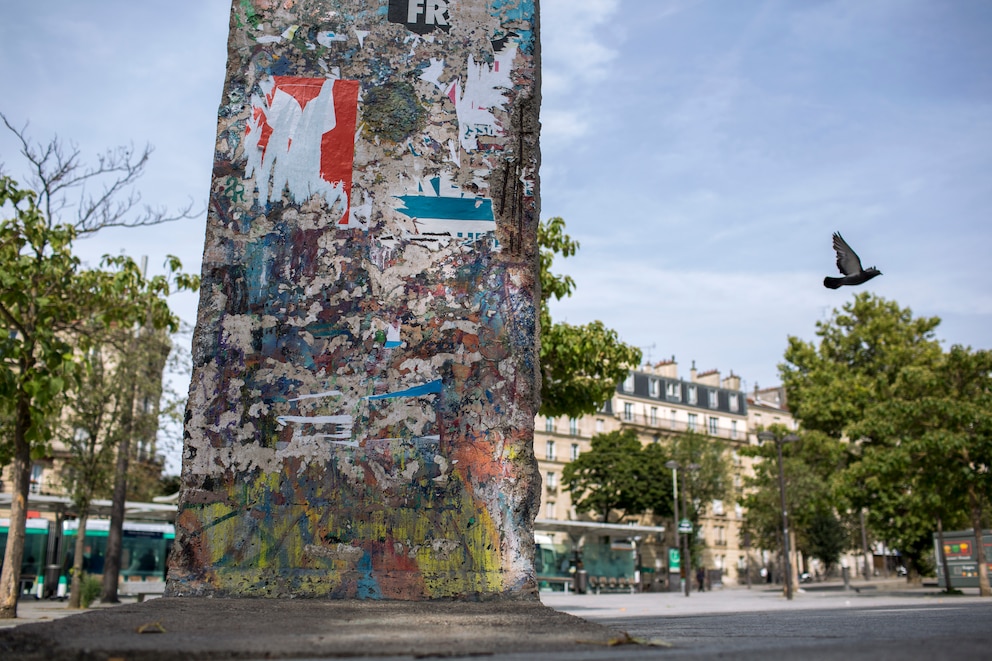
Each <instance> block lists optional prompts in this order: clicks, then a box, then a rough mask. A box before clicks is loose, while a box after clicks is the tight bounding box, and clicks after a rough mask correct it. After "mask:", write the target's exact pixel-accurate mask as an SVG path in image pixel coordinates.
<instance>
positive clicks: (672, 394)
mask: <svg viewBox="0 0 992 661" xmlns="http://www.w3.org/2000/svg"><path fill="white" fill-rule="evenodd" d="M665 396H666V397H668V399H671V400H673V401H676V402H678V401H681V399H682V392H681V390H680V389H679V384H678V383H677V382H670V383H667V384H665Z"/></svg>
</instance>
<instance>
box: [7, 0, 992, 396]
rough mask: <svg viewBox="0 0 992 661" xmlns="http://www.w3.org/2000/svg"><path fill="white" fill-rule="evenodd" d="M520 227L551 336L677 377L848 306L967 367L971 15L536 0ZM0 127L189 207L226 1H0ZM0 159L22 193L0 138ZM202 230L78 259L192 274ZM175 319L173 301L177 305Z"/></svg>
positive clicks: (991, 118) (980, 97) (988, 91)
mask: <svg viewBox="0 0 992 661" xmlns="http://www.w3.org/2000/svg"><path fill="white" fill-rule="evenodd" d="M541 4H542V10H543V19H542V20H543V26H542V27H543V35H542V41H543V49H544V88H543V94H544V100H543V109H542V122H543V134H542V150H543V166H542V216H543V217H545V218H547V217H550V216H562V217H564V218H565V220H566V222H567V226H568V230H569V232H570V233H571V234H572V235H573V236H574V237H575V238H577V239H579V241H580V242H581V244H582V247H581V250H580V251H579V254H578V255H577V256H576V257H574V258H571V259H569V260H567V261H564V262H560V263H559V264H558V270H560V271H565V272H568V273H570V274H571V275H572V276H573V277H574V278H575V280H576V282H577V284H578V288H577V290H576V293H575V295H574V296H573V297H572V298H571V299H569V300H567V301H563V302H561V303H558V304H556V305H554V306H553V308H552V312H553V315H554V316H555V317H556V318H557V319H560V320H567V321H569V322H572V323H584V322H587V321H590V320H593V319H602V320H603V321H604V322H605V323H606V324H608V325H610V326H612V327H613V328H615V329H617V330H618V331H619V333H620V335H621V337H622V338H623V339H624V340H626V341H628V342H630V343H631V344H635V345H638V346H641V347H642V348H644V349H645V352H646V353H647V354H648V355H650V357H651V358H652V359H653V360H658V359H661V358H666V357H670V356H672V355H673V354H674V355H675V356H676V358H677V360H678V361H679V363H680V369H681V370H682V374H683V375H687V373H688V368H689V365H690V363H691V362H692V361H693V360H695V362H696V365H697V367H698V368H699V369H700V370H705V369H714V368H715V369H719V370H721V372H722V373H723V374H724V375H726V374H727V373H728V372H729V371H730V370H733V371H734V372H735V373H736V374H738V375H740V376H742V377H743V378H744V379H745V382H746V386H747V388H751V387H753V386H754V384H755V383H756V382H757V383H760V384H761V385H762V386H767V385H772V384H774V383H777V381H778V379H777V368H776V365H777V363H779V362H780V361H781V359H782V353H783V351H784V349H785V346H786V337H787V336H788V335H798V336H800V337H803V338H806V339H813V338H814V324H815V322H816V321H817V320H820V319H823V318H825V317H826V315H827V314H828V313H829V311H830V310H831V309H833V308H834V307H838V306H840V305H842V304H843V303H845V302H847V301H849V300H851V298H852V296H853V291H852V290H851V289H850V288H844V289H841V290H838V291H829V290H826V289H824V288H823V286H822V284H821V283H822V280H823V276H825V275H834V274H835V271H836V268H835V265H834V255H833V252H832V250H831V247H830V235H831V233H832V232H833V231H835V230H839V231H840V232H842V233H843V234H844V236H845V238H847V240H848V241H849V242H850V243H851V245H852V246H853V247H854V248H855V250H857V251H858V252H859V254H860V255H861V257H862V259H863V261H864V262H865V266H869V265H876V266H878V268H879V269H881V270H882V272H883V273H884V275H883V276H882V277H880V278H876V279H875V280H873V281H871V282H870V283H868V285H866V286H865V287H864V289H867V290H870V291H873V292H875V293H877V294H879V295H881V296H883V297H885V298H888V299H891V300H895V301H897V302H898V303H900V304H901V305H902V306H904V307H910V308H912V310H913V312H914V314H916V315H937V316H940V317H941V318H942V319H943V323H942V324H941V326H940V327H939V329H938V335H939V336H940V337H941V338H942V339H944V340H945V341H946V343H947V344H948V345H949V344H951V343H962V344H968V345H971V346H973V347H976V348H977V347H981V348H989V347H992V331H990V328H992V275H990V269H989V266H988V261H987V257H986V255H987V253H989V251H990V248H992V223H990V220H992V219H990V209H992V66H990V63H992V4H990V3H986V2H966V1H961V2H946V1H933V2H930V1H925V0H872V1H871V2H864V1H863V0H822V1H815V0H808V1H802V2H798V1H795V2H786V1H775V0H767V1H764V2H761V1H757V0H755V1H741V2H725V1H724V2H717V1H705V0H542V2H541ZM2 6H3V10H4V11H3V15H4V20H3V22H2V23H0V89H2V90H3V94H2V95H0V111H2V112H4V113H5V114H6V115H7V116H8V118H9V119H10V120H11V121H12V122H13V123H14V124H16V125H22V124H23V123H24V122H26V121H28V122H30V127H29V133H30V135H31V136H32V137H33V138H35V139H36V140H42V141H44V140H47V139H48V138H50V137H51V136H52V135H54V134H58V135H59V136H61V137H62V138H63V139H66V140H71V141H74V142H75V143H77V144H78V146H79V148H80V150H81V151H82V152H83V155H84V157H89V158H91V159H92V158H93V157H95V155H96V154H97V153H99V152H100V151H101V150H103V149H105V148H107V147H111V146H116V145H120V144H127V143H131V142H133V143H134V144H136V145H139V146H140V145H144V144H145V143H150V144H152V145H153V146H154V147H155V153H154V155H153V158H152V162H151V165H150V167H149V169H148V174H147V176H146V177H145V178H144V179H143V180H142V182H141V185H140V190H141V192H142V194H143V196H144V200H145V201H146V202H148V203H151V204H154V205H167V206H170V207H173V208H175V207H178V206H181V205H182V204H184V203H185V202H187V201H188V200H191V199H192V200H193V201H194V202H195V203H196V204H197V205H198V206H200V207H201V208H202V207H203V206H205V203H206V197H207V190H208V186H209V183H210V170H211V166H212V159H213V156H212V154H213V143H214V130H215V122H216V112H217V107H218V104H219V101H220V93H221V85H222V82H223V76H224V67H225V58H226V39H227V16H228V11H229V6H230V4H229V2H227V0H171V1H170V2H167V3H166V2H140V3H139V2H133V1H122V0H102V1H101V2H99V3H82V2H78V1H72V0H46V2H34V3H26V2H15V1H14V0H2ZM0 162H3V163H4V164H5V170H6V171H7V172H8V173H9V174H12V175H14V176H15V178H20V179H24V178H25V177H24V168H23V162H22V161H21V160H20V159H19V156H18V154H17V149H16V145H15V143H14V142H13V140H12V139H11V136H10V135H8V134H6V133H0ZM203 232H204V220H203V218H199V219H197V220H191V221H184V222H182V223H177V224H172V225H167V226H161V227H157V228H151V229H143V230H116V231H108V232H106V233H102V234H100V235H98V236H97V237H94V238H91V239H87V240H84V241H81V242H79V244H78V249H79V252H80V253H81V254H82V255H83V256H84V257H85V258H86V259H87V260H89V261H90V263H92V264H94V265H95V264H96V262H97V261H98V260H99V256H100V255H101V254H103V253H106V252H109V253H117V252H121V251H126V252H128V253H130V254H132V255H134V256H135V257H140V256H141V255H148V256H149V258H150V262H151V264H152V267H153V269H154V268H155V267H158V266H159V265H161V263H162V262H163V260H164V258H165V255H166V254H167V253H172V254H176V255H178V256H179V257H180V258H181V259H182V261H183V263H184V264H185V266H186V267H187V269H190V270H196V271H198V270H199V264H200V255H201V253H202V250H203ZM175 305H176V308H177V310H178V311H179V312H180V314H181V315H182V316H183V317H184V318H185V319H186V320H187V321H190V322H192V321H193V320H194V319H195V314H196V312H195V309H196V297H195V296H192V295H186V296H181V297H178V298H177V299H176V301H175Z"/></svg>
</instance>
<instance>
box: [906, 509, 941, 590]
mask: <svg viewBox="0 0 992 661" xmlns="http://www.w3.org/2000/svg"><path fill="white" fill-rule="evenodd" d="M937 544H938V545H939V546H940V558H939V560H940V566H941V567H942V568H943V569H944V590H946V591H947V592H950V591H951V569H950V567H949V566H948V564H947V553H946V552H945V551H944V522H943V521H942V520H941V518H940V517H939V516H938V517H937ZM907 578H908V577H907Z"/></svg>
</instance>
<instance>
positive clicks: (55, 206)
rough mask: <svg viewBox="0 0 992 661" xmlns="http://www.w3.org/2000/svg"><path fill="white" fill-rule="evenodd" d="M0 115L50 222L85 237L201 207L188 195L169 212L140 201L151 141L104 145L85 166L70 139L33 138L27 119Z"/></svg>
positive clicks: (180, 216) (160, 220)
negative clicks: (18, 124)
mask: <svg viewBox="0 0 992 661" xmlns="http://www.w3.org/2000/svg"><path fill="white" fill-rule="evenodd" d="M0 120H3V123H4V125H5V126H6V127H7V129H8V130H9V131H10V132H11V133H13V134H14V136H16V137H17V139H18V140H19V141H20V143H21V149H20V153H21V155H22V156H23V157H24V158H25V160H26V161H27V162H28V164H29V169H30V180H29V181H28V184H29V185H30V187H31V188H32V189H33V190H35V191H36V192H37V193H38V206H39V208H41V209H42V210H43V212H44V214H45V218H46V219H47V221H48V223H49V226H50V227H52V226H55V225H71V226H72V227H73V228H75V230H76V235H77V236H78V237H79V238H84V237H86V236H88V235H91V234H94V233H96V232H98V231H100V230H102V229H105V228H108V227H147V226H149V225H160V224H162V223H169V222H173V221H176V220H182V219H192V218H196V217H198V216H200V215H201V214H202V213H203V212H202V211H195V210H194V208H193V205H194V203H193V200H192V199H190V201H189V202H188V203H187V204H186V205H184V206H183V207H181V208H180V209H178V210H177V211H174V212H170V211H169V210H168V209H166V208H165V207H152V206H150V205H147V204H144V205H143V204H141V194H140V193H139V192H137V191H136V190H135V189H134V186H135V184H136V182H137V181H138V179H140V178H141V177H142V176H143V175H144V174H145V167H146V166H147V165H148V160H149V158H150V156H151V154H152V151H153V150H152V147H151V146H150V145H145V147H144V148H143V149H142V150H141V151H136V150H135V148H134V145H130V146H126V147H125V146H121V147H116V148H114V149H108V150H107V151H105V152H104V153H102V154H100V155H98V156H97V157H96V164H95V165H89V166H88V165H85V164H84V163H82V161H81V154H80V151H79V148H78V147H77V146H76V144H75V143H72V142H69V143H65V142H63V141H62V140H61V139H60V138H59V137H58V136H55V137H53V138H52V139H51V140H49V141H48V143H46V144H42V143H41V142H32V141H31V140H30V139H29V138H28V133H27V129H28V124H27V123H25V124H24V126H22V127H20V128H17V127H15V126H14V125H13V124H11V123H10V120H9V119H8V118H7V116H6V115H4V114H3V113H2V112H0ZM94 190H99V191H100V192H99V193H93V192H92V191H94ZM70 210H74V211H75V213H74V214H72V215H73V216H74V217H72V218H69V217H66V216H68V215H69V212H70Z"/></svg>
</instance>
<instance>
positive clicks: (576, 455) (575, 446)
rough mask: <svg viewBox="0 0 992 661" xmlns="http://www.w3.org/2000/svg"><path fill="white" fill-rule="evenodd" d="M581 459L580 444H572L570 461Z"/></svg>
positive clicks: (569, 453)
mask: <svg viewBox="0 0 992 661" xmlns="http://www.w3.org/2000/svg"><path fill="white" fill-rule="evenodd" d="M578 458H579V444H578V443H572V449H571V450H569V452H568V459H569V461H575V460H576V459H578Z"/></svg>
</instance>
